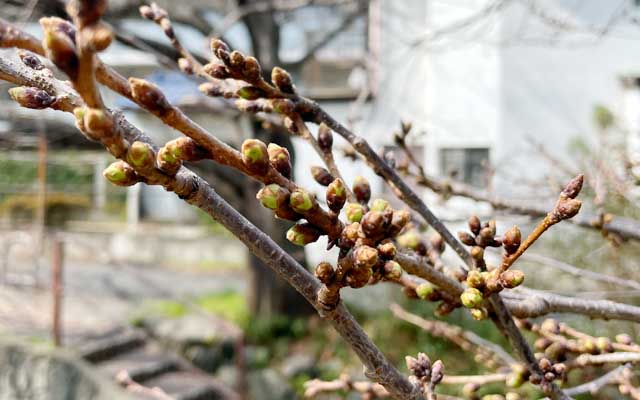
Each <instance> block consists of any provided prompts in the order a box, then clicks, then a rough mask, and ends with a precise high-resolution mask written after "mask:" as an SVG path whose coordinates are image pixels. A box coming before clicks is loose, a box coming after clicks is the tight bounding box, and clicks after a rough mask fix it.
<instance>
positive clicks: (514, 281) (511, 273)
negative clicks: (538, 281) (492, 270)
mask: <svg viewBox="0 0 640 400" xmlns="http://www.w3.org/2000/svg"><path fill="white" fill-rule="evenodd" d="M500 281H501V282H502V285H503V286H504V287H505V288H507V289H513V288H515V287H517V286H520V285H521V284H522V282H524V272H522V271H518V270H515V269H510V270H508V271H505V272H503V273H502V274H500Z"/></svg>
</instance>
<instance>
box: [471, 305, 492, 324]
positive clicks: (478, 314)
mask: <svg viewBox="0 0 640 400" xmlns="http://www.w3.org/2000/svg"><path fill="white" fill-rule="evenodd" d="M470 312H471V318H473V319H474V320H475V321H483V320H485V319H487V316H488V313H487V310H486V309H484V308H472V309H471V311H470Z"/></svg>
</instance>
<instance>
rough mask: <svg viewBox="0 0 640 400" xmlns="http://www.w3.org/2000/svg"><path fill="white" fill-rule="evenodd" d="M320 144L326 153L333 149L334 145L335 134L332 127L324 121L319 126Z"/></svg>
mask: <svg viewBox="0 0 640 400" xmlns="http://www.w3.org/2000/svg"><path fill="white" fill-rule="evenodd" d="M318 145H319V146H320V148H321V149H322V151H324V152H325V153H328V152H330V151H331V147H332V146H333V134H332V133H331V128H329V127H328V126H327V125H326V124H325V123H324V122H323V123H321V124H320V127H319V128H318Z"/></svg>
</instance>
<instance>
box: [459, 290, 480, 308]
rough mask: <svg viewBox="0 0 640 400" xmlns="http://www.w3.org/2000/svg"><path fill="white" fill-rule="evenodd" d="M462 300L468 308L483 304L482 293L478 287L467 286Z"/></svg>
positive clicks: (461, 296) (461, 297)
mask: <svg viewBox="0 0 640 400" xmlns="http://www.w3.org/2000/svg"><path fill="white" fill-rule="evenodd" d="M460 301H461V302H462V305H463V306H465V307H467V308H477V307H478V306H480V305H481V304H482V301H483V297H482V293H481V292H480V291H479V290H478V289H476V288H467V289H465V291H464V292H463V293H462V294H461V295H460Z"/></svg>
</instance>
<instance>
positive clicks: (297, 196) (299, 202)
mask: <svg viewBox="0 0 640 400" xmlns="http://www.w3.org/2000/svg"><path fill="white" fill-rule="evenodd" d="M289 204H290V205H291V208H293V210H294V211H296V212H299V213H301V214H304V213H305V212H307V211H309V210H311V209H313V208H314V207H315V206H317V203H316V201H315V199H314V198H313V196H312V195H310V194H309V193H308V192H307V191H306V190H303V189H296V190H295V191H293V193H291V197H290V198H289Z"/></svg>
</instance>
